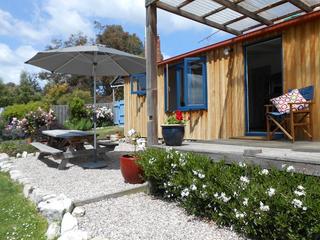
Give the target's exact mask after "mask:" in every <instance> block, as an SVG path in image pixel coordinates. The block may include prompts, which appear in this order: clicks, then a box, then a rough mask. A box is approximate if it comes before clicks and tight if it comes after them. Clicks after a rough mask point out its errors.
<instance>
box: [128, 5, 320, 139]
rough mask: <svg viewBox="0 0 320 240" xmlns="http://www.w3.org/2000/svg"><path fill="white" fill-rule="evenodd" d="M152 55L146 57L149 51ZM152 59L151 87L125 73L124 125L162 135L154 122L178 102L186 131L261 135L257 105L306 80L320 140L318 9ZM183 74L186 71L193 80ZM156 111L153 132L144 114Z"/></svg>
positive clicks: (207, 135) (189, 135)
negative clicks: (156, 60) (158, 60)
mask: <svg viewBox="0 0 320 240" xmlns="http://www.w3.org/2000/svg"><path fill="white" fill-rule="evenodd" d="M147 2H148V1H147ZM149 2H152V1H149ZM155 2H156V3H153V4H157V1H155ZM167 2H168V1H167ZM189 2H191V1H189ZM218 2H219V1H218ZM161 4H162V3H161ZM160 6H163V5H160ZM148 7H149V8H150V5H147V13H149V14H150V9H149V10H148ZM151 7H152V5H151ZM156 7H159V6H156ZM148 11H149V12H148ZM171 12H172V11H171ZM149 17H150V16H149ZM150 22H151V28H152V27H153V28H154V27H155V26H154V25H153V26H152V24H154V23H152V20H150ZM147 25H148V24H147ZM153 34H154V31H153ZM149 37H150V38H151V40H152V38H153V37H154V36H152V31H151V33H149ZM150 44H151V45H149V47H150V46H152V42H151V43H150ZM164 44H165V43H164ZM153 46H154V45H153ZM149 51H150V49H149ZM153 55H154V54H153ZM153 55H152V54H149V55H148V54H147V57H148V56H149V57H150V56H151V57H153V59H154V56H153ZM147 63H148V60H147ZM149 64H150V61H149ZM156 66H157V75H156V78H153V82H151V83H150V82H149V86H151V88H153V90H156V91H151V92H150V93H149V95H148V91H145V89H146V85H143V84H140V83H142V82H144V80H143V76H133V77H130V78H127V79H126V80H125V84H124V101H125V132H127V131H128V130H129V129H131V128H134V129H136V130H137V131H139V132H140V133H141V135H142V136H144V137H147V136H148V135H149V136H150V135H151V136H153V135H156V134H157V137H159V138H162V136H161V124H163V123H164V122H165V120H166V118H167V117H168V116H169V115H170V114H172V112H173V111H175V110H181V111H183V113H184V115H185V116H186V117H187V118H189V121H188V122H187V124H186V128H185V138H186V139H194V140H216V139H228V138H237V137H243V136H263V135H265V134H266V133H265V132H266V122H265V108H264V105H265V104H267V103H269V100H270V99H271V98H273V97H276V96H279V95H282V94H283V93H285V92H287V91H288V90H289V89H293V88H302V87H306V86H309V85H313V86H314V87H315V96H314V102H315V104H314V107H313V117H312V121H313V126H314V127H313V136H314V139H316V140H320V111H319V109H318V108H319V107H320V12H319V11H315V10H313V11H311V12H309V13H306V14H303V15H301V16H297V17H294V18H292V19H285V20H282V21H280V22H278V23H274V24H272V25H270V26H267V27H264V28H262V29H258V30H252V31H249V32H247V33H243V34H239V36H236V37H234V38H232V39H229V40H226V41H223V42H219V43H216V44H213V45H210V46H207V47H204V48H201V49H197V50H194V51H191V52H188V53H185V54H182V55H179V56H176V57H173V58H170V59H166V60H164V61H160V62H158V63H157V65H156ZM148 68H149V76H151V78H152V74H154V73H153V72H152V66H147V71H148ZM150 68H151V70H150ZM150 72H151V73H150ZM187 75H188V76H192V77H191V79H192V81H189V79H190V77H186V76H187ZM151 80H152V79H151ZM151 80H150V81H151ZM152 84H155V85H152ZM147 85H148V81H147ZM141 89H142V90H141ZM148 89H150V87H148ZM140 90H141V91H140ZM146 92H147V96H146ZM155 93H156V94H155ZM147 98H151V99H150V101H151V102H150V103H149V104H152V103H153V104H154V105H153V107H154V109H149V110H148V107H147V102H148V101H147ZM149 107H152V105H150V106H149ZM147 111H149V113H148V112H147ZM151 113H152V114H153V117H154V118H153V119H152V118H151V117H150V115H152V114H151ZM155 119H156V122H155V123H154V125H153V126H156V133H154V132H153V134H152V127H151V130H150V123H149V127H148V121H149V122H150V121H151V120H155ZM148 128H149V130H148ZM148 131H149V134H148Z"/></svg>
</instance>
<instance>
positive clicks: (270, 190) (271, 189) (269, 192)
mask: <svg viewBox="0 0 320 240" xmlns="http://www.w3.org/2000/svg"><path fill="white" fill-rule="evenodd" d="M266 193H267V194H268V196H269V197H272V196H273V195H275V194H276V190H275V189H274V188H272V187H271V188H268V190H267V192H266Z"/></svg>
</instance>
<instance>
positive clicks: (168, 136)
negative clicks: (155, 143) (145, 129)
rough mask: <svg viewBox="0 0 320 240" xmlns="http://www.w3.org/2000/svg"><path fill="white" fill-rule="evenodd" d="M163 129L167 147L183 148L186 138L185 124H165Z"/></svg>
mask: <svg viewBox="0 0 320 240" xmlns="http://www.w3.org/2000/svg"><path fill="white" fill-rule="evenodd" d="M161 127H162V136H163V139H164V142H165V143H166V145H167V146H181V144H182V141H183V138H184V124H164V125H161Z"/></svg>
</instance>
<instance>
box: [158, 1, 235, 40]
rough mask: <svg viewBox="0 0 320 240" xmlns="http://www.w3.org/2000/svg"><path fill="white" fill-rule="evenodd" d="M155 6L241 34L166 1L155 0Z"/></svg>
mask: <svg viewBox="0 0 320 240" xmlns="http://www.w3.org/2000/svg"><path fill="white" fill-rule="evenodd" d="M157 7H158V8H161V9H163V10H165V11H168V12H171V13H174V14H177V15H180V16H183V17H185V18H189V19H191V20H194V21H196V22H199V23H202V24H205V25H208V26H210V27H213V28H217V29H219V30H222V31H225V32H228V33H231V34H234V35H240V34H241V32H239V31H237V30H235V29H233V28H229V27H226V26H224V25H222V24H219V23H216V22H213V21H211V20H208V19H205V18H203V17H200V16H197V15H195V14H193V13H189V12H187V11H184V10H182V9H178V8H176V7H173V6H170V5H168V4H166V3H163V2H160V1H159V2H157Z"/></svg>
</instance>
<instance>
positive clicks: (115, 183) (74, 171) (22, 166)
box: [15, 152, 139, 201]
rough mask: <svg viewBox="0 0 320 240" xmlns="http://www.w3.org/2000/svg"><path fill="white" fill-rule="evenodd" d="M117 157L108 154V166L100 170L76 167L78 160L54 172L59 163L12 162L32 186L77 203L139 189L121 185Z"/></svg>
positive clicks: (113, 153) (27, 160) (20, 160)
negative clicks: (64, 168) (29, 180)
mask: <svg viewBox="0 0 320 240" xmlns="http://www.w3.org/2000/svg"><path fill="white" fill-rule="evenodd" d="M120 155H121V153H120V152H118V153H116V152H112V153H109V155H108V156H110V157H109V158H108V160H106V161H107V164H108V166H107V167H106V168H103V169H83V168H82V167H80V166H79V165H78V164H79V163H80V162H81V161H80V160H79V161H74V162H71V163H69V164H68V169H66V170H58V169H57V167H58V163H60V162H59V161H57V162H54V161H51V160H46V161H40V160H37V159H36V157H28V158H19V159H16V160H15V165H16V168H17V169H18V170H20V171H21V172H22V173H23V174H24V176H26V177H28V178H30V179H31V183H32V184H33V185H34V186H37V187H39V188H40V189H42V190H45V191H49V192H52V193H55V194H60V193H63V194H65V195H66V196H67V197H69V198H71V199H72V200H75V201H78V200H85V199H90V198H93V197H97V196H101V195H105V194H110V193H115V192H120V191H124V190H128V189H131V188H134V187H137V186H139V185H137V184H135V185H132V184H126V183H124V181H123V177H122V175H121V172H120V167H119V160H118V159H119V156H120Z"/></svg>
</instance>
